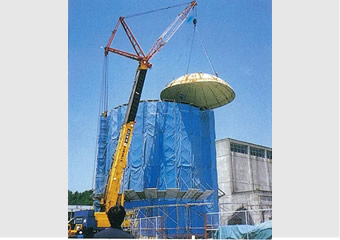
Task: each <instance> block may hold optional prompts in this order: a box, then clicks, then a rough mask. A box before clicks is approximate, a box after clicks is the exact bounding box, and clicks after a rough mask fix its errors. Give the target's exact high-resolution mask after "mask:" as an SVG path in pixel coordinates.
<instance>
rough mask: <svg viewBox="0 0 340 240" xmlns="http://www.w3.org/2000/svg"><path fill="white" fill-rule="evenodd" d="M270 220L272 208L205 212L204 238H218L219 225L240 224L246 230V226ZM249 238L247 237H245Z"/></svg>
mask: <svg viewBox="0 0 340 240" xmlns="http://www.w3.org/2000/svg"><path fill="white" fill-rule="evenodd" d="M269 220H272V209H246V210H239V211H224V212H215V213H206V214H205V220H204V222H205V224H204V225H205V226H204V227H205V230H204V238H205V239H212V238H215V239H216V238H219V237H218V236H219V234H218V232H220V231H221V227H225V226H230V225H240V226H241V225H242V227H243V228H244V229H245V231H247V229H246V228H247V226H249V228H250V226H253V225H259V224H261V223H264V222H266V221H269ZM246 239H249V238H246Z"/></svg>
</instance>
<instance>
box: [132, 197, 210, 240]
mask: <svg viewBox="0 0 340 240" xmlns="http://www.w3.org/2000/svg"><path fill="white" fill-rule="evenodd" d="M212 205H213V203H181V204H180V203H178V204H169V205H152V206H140V207H134V208H133V209H132V210H130V212H132V213H130V227H129V229H128V230H129V231H130V232H131V234H132V235H133V236H134V237H135V238H149V239H151V238H155V239H159V238H161V239H165V238H181V239H191V238H192V237H193V236H195V238H203V237H204V232H205V222H204V219H205V218H204V216H205V213H204V212H201V211H199V209H198V208H199V207H204V206H212Z"/></svg>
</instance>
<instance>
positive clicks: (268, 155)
mask: <svg viewBox="0 0 340 240" xmlns="http://www.w3.org/2000/svg"><path fill="white" fill-rule="evenodd" d="M267 158H268V159H272V151H269V150H267Z"/></svg>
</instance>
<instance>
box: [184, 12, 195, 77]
mask: <svg viewBox="0 0 340 240" xmlns="http://www.w3.org/2000/svg"><path fill="white" fill-rule="evenodd" d="M194 10H195V9H194ZM195 13H196V11H194V19H193V20H192V23H193V24H194V31H193V33H192V40H191V47H190V53H189V61H188V66H187V73H186V74H188V72H189V66H190V61H191V53H192V48H193V46H194V39H195V32H196V24H197V19H196V14H195Z"/></svg>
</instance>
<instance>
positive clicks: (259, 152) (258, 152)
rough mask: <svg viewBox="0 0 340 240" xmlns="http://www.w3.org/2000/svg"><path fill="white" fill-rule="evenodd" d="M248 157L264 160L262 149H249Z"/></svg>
mask: <svg viewBox="0 0 340 240" xmlns="http://www.w3.org/2000/svg"><path fill="white" fill-rule="evenodd" d="M250 155H253V156H257V157H263V158H264V149H260V148H254V147H250Z"/></svg>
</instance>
